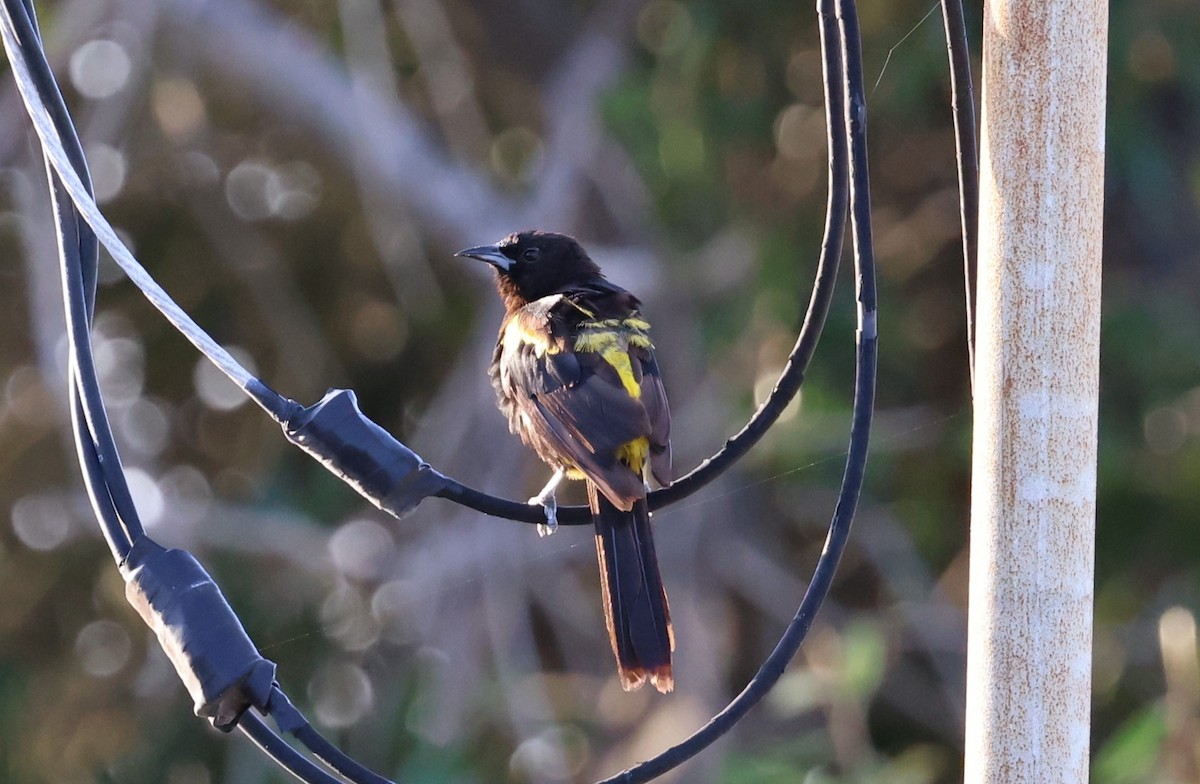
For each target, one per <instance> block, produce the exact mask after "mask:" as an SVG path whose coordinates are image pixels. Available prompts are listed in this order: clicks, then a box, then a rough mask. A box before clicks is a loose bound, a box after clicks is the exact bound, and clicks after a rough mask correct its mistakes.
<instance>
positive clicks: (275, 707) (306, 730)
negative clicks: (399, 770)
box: [267, 683, 394, 784]
mask: <svg viewBox="0 0 1200 784" xmlns="http://www.w3.org/2000/svg"><path fill="white" fill-rule="evenodd" d="M267 709H268V711H269V712H270V715H271V718H272V719H274V720H275V724H276V726H278V727H279V729H280V731H282V732H286V733H287V734H289V735H291V736H292V737H294V738H295V739H296V740H298V741H299V742H300V743H301V744H303V745H304V747H305V748H306V749H308V750H309V751H310V752H312V753H313V754H314V755H315V756H316V757H317V758H318V759H319V760H321V762H323V763H325V765H326V766H327V767H329V768H330V769H332V770H335V771H337V772H338V773H340V774H342V775H343V776H345V777H346V778H347V779H349V780H350V781H351V782H353V783H354V784H394V782H392V781H390V780H389V779H385V778H384V777H383V776H380V775H379V774H378V773H375V772H374V771H372V770H369V769H368V768H366V767H364V766H363V765H361V764H359V763H358V762H357V761H355V760H353V759H351V758H350V756H349V755H347V754H346V753H345V752H343V751H342V750H341V749H339V748H338V747H337V746H334V745H333V744H332V743H330V742H329V741H328V740H326V739H325V737H324V736H323V735H321V733H319V732H317V730H316V729H315V728H314V727H313V726H312V724H310V723H309V721H308V719H306V718H305V717H304V714H303V713H301V712H300V710H299V709H298V708H297V707H296V706H295V705H293V704H292V701H291V700H289V699H288V696H287V695H286V694H285V693H284V692H283V689H282V688H280V686H279V684H277V683H276V684H274V685H273V686H272V688H271V696H270V698H269V700H268V701H267Z"/></svg>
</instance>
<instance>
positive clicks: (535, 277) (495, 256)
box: [454, 231, 602, 310]
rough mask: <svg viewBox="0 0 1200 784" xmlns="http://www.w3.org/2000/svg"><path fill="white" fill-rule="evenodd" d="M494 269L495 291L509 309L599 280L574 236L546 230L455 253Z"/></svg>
mask: <svg viewBox="0 0 1200 784" xmlns="http://www.w3.org/2000/svg"><path fill="white" fill-rule="evenodd" d="M454 255H455V256H466V257H467V258H472V259H479V260H480V261H486V262H487V263H488V264H491V265H492V266H493V267H495V268H496V288H497V289H499V290H500V296H501V297H503V298H504V304H505V305H506V306H507V307H508V308H509V309H510V310H511V309H515V308H519V307H521V306H522V305H524V304H525V303H527V302H532V301H534V300H535V299H541V298H542V297H545V296H548V295H550V294H554V293H555V292H558V291H562V290H563V289H565V288H568V287H569V286H571V285H573V284H577V283H584V282H587V281H589V280H593V279H595V278H599V277H602V276H601V274H600V268H599V267H598V266H596V263H595V262H594V261H592V260H591V259H590V258H589V257H588V255H587V251H585V250H584V249H583V246H581V245H580V244H579V243H578V242H576V241H575V238H574V237H568V236H567V235H565V234H552V233H550V232H546V231H522V232H514V233H513V234H510V235H508V236H507V237H505V238H504V239H502V240H500V241H499V242H497V243H496V244H495V245H481V246H479V247H477V248H468V249H466V250H461V251H459V252H458V253H456V254H454Z"/></svg>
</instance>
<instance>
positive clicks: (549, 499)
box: [528, 494, 558, 536]
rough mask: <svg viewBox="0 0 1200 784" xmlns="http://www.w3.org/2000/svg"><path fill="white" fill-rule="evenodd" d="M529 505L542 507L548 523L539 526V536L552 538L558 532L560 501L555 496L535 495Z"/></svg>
mask: <svg viewBox="0 0 1200 784" xmlns="http://www.w3.org/2000/svg"><path fill="white" fill-rule="evenodd" d="M528 503H530V504H533V505H535V506H540V507H542V510H543V511H544V512H545V513H546V522H544V523H538V524H537V532H538V536H550V535H551V534H552V533H554V532H555V531H557V530H558V500H557V499H556V498H555V497H554V495H553V494H551V495H548V496H543V495H535V496H534V497H533V498H530V499H529V502H528Z"/></svg>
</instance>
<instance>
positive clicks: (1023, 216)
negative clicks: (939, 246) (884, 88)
mask: <svg viewBox="0 0 1200 784" xmlns="http://www.w3.org/2000/svg"><path fill="white" fill-rule="evenodd" d="M1107 36H1108V4H1107V2H1104V0H1000V1H998V2H996V1H991V0H989V2H988V3H987V6H986V9H985V18H984V41H983V47H984V49H983V99H982V104H983V113H982V168H981V194H980V197H981V198H980V213H979V220H980V232H979V295H978V316H977V319H978V320H977V330H978V333H977V335H978V337H977V359H976V361H977V363H978V364H977V368H976V374H977V392H976V400H975V405H976V409H975V436H974V448H973V480H972V508H971V585H970V607H969V610H970V620H969V624H968V652H967V732H966V739H967V742H966V781H967V782H968V784H976V783H978V782H988V784H992V783H993V782H995V783H997V784H999V783H1001V782H1004V783H1007V782H1014V783H1015V782H1039V783H1041V782H1079V783H1082V782H1086V781H1087V778H1088V734H1089V724H1090V722H1089V713H1090V705H1091V639H1092V603H1093V602H1092V600H1093V561H1094V550H1095V504H1096V501H1095V499H1096V493H1095V490H1096V411H1097V408H1096V405H1097V404H1096V400H1097V392H1098V388H1099V341H1100V249H1101V226H1102V220H1101V218H1102V207H1103V185H1104V103H1105V68H1106V61H1105V50H1106V45H1107Z"/></svg>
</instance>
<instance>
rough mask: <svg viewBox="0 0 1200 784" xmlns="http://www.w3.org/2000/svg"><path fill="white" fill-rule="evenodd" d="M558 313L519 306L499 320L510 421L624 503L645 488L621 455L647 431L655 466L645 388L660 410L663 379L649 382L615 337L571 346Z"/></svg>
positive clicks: (539, 447) (545, 454)
mask: <svg viewBox="0 0 1200 784" xmlns="http://www.w3.org/2000/svg"><path fill="white" fill-rule="evenodd" d="M541 303H542V301H541V300H539V301H538V303H533V304H534V305H540V304H541ZM564 307H565V304H564ZM560 315H561V311H556V310H555V309H554V308H544V307H529V308H524V309H522V310H520V311H517V312H516V313H514V314H512V316H511V317H510V318H509V319H508V322H507V323H506V325H505V327H504V332H503V334H502V335H501V341H500V342H501V349H500V352H499V353H500V367H499V380H500V385H501V387H502V392H503V393H504V394H505V395H506V396H507V397H508V399H509V400H510V401H511V404H512V406H513V410H512V412H511V414H510V422H511V424H512V425H513V427H514V429H515V430H517V431H518V432H519V433H520V434H521V435H522V437H523V438H524V439H525V440H526V441H527V442H529V443H530V445H531V446H533V447H534V449H535V450H536V451H537V452H538V454H539V456H540V457H541V458H542V459H543V460H546V461H547V462H551V463H555V462H556V463H559V464H562V465H567V466H569V467H574V468H578V469H579V470H580V471H581V472H582V473H583V474H584V475H585V476H586V477H587V478H589V479H591V480H592V481H593V482H595V483H596V485H597V486H598V487H599V488H600V489H601V491H602V492H603V493H604V494H605V495H606V496H608V497H609V499H610V500H612V502H613V503H614V504H616V505H618V506H619V507H621V508H624V509H628V508H629V507H631V506H632V505H633V503H634V501H636V500H637V499H638V498H640V497H642V496H643V495H644V494H645V487H644V485H643V484H642V479H641V475H640V470H638V469H637V468H636V467H635V468H634V470H631V469H630V468H629V467H627V466H625V465H623V464H622V463H621V462H620V460H619V459H618V457H619V454H620V453H621V451H622V449H623V448H624V447H626V445H628V444H630V443H631V442H635V441H637V440H638V439H641V438H646V439H648V442H649V445H650V452H651V459H652V468H653V459H654V445H655V443H656V439H655V438H654V436H655V435H656V432H655V427H654V425H653V420H652V419H651V411H650V410H648V408H647V406H646V401H644V400H643V399H642V398H643V395H645V393H644V392H643V391H642V390H643V389H648V390H649V395H648V396H647V400H649V401H653V408H654V410H655V411H656V412H657V411H658V410H659V409H661V410H662V411H664V412H665V410H666V409H665V400H666V398H665V395H662V394H661V382H655V381H653V380H651V381H650V382H647V381H646V373H645V372H644V370H645V363H644V361H643V358H642V357H640V356H637V353H638V352H637V350H635V349H633V348H630V347H628V346H621V345H620V342H619V341H617V342H615V343H613V344H611V345H608V346H606V348H605V350H604V351H596V350H586V349H584V350H576V349H577V347H576V342H575V339H574V337H573V335H572V334H571V330H570V328H569V327H568V326H567V325H566V324H565V323H564V321H563V319H562V318H560ZM654 369H655V370H657V366H656V365H655V366H654ZM659 401H662V404H661V405H660V404H659ZM656 417H658V418H661V414H657V413H656ZM658 473H659V472H658V471H655V475H656V476H658Z"/></svg>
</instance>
